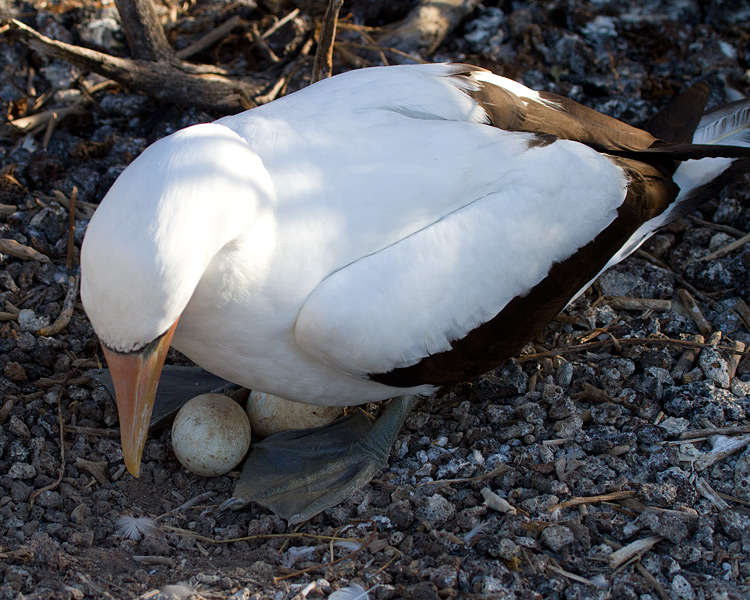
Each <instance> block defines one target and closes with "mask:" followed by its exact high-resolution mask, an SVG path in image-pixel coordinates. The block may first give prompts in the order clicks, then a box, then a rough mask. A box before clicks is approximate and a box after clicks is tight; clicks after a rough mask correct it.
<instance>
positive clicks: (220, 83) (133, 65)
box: [10, 19, 266, 112]
mask: <svg viewBox="0 0 750 600" xmlns="http://www.w3.org/2000/svg"><path fill="white" fill-rule="evenodd" d="M10 23H11V32H12V33H13V34H14V35H15V36H16V37H18V38H20V39H21V40H22V41H23V42H24V43H26V45H27V46H28V47H29V48H31V49H32V50H35V51H37V52H39V53H41V54H44V55H45V56H51V57H54V58H59V59H61V60H65V61H67V62H70V63H72V64H74V65H76V66H78V67H80V68H82V69H85V70H88V71H94V72H95V73H99V74H100V75H103V76H104V77H107V78H109V79H113V80H115V81H117V82H118V83H120V84H121V85H123V86H125V87H127V88H130V89H132V90H137V91H140V92H143V93H144V94H147V95H148V96H151V97H153V98H156V99H157V100H161V101H162V102H168V103H173V104H183V105H184V104H189V105H191V106H196V107H199V108H208V109H215V110H222V111H227V112H231V111H236V110H237V109H239V108H242V103H241V101H240V98H241V96H242V95H244V96H245V97H246V98H255V96H257V95H258V94H259V93H260V91H261V89H262V88H263V87H265V85H266V82H265V81H261V80H259V79H243V80H238V79H230V78H229V77H226V76H225V75H226V71H224V70H223V69H221V68H219V67H213V66H208V65H193V64H190V63H186V62H168V61H159V62H152V61H148V60H137V59H136V60H131V59H125V58H119V57H116V56H110V55H109V54H104V53H103V52H97V51H95V50H91V49H89V48H83V47H80V46H74V45H73V44H66V43H64V42H58V41H56V40H53V39H50V38H48V37H47V36H44V35H42V34H41V33H39V32H37V31H35V30H34V29H32V28H31V27H28V26H26V25H24V24H23V23H21V22H20V21H18V20H16V19H11V21H10ZM175 61H176V59H175Z"/></svg>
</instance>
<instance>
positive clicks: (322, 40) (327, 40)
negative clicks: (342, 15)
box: [310, 0, 344, 83]
mask: <svg viewBox="0 0 750 600" xmlns="http://www.w3.org/2000/svg"><path fill="white" fill-rule="evenodd" d="M343 3H344V0H328V7H327V8H326V12H325V14H324V15H323V21H322V22H321V24H320V37H319V38H318V50H317V52H316V53H315V62H314V63H313V70H312V77H311V78H310V83H315V82H316V81H320V80H321V79H325V78H327V77H330V76H331V73H332V71H333V41H334V40H335V39H336V24H337V22H338V19H339V11H340V10H341V5H342V4H343Z"/></svg>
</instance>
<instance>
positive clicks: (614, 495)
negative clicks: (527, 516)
mask: <svg viewBox="0 0 750 600" xmlns="http://www.w3.org/2000/svg"><path fill="white" fill-rule="evenodd" d="M635 494H636V492H635V490H621V491H619V492H610V493H609V494H600V495H598V496H578V497H576V498H571V499H570V500H566V501H565V502H560V504H555V505H554V506H550V507H549V511H550V512H552V511H555V510H557V509H560V508H568V507H569V506H577V505H579V504H596V503H597V502H608V501H611V500H623V499H625V498H632V497H633V496H635Z"/></svg>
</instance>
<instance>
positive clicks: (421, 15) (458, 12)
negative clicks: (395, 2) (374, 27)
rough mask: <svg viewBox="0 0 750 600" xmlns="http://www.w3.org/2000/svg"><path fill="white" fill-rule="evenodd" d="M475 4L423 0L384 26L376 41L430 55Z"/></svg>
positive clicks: (470, 0) (458, 0)
mask: <svg viewBox="0 0 750 600" xmlns="http://www.w3.org/2000/svg"><path fill="white" fill-rule="evenodd" d="M475 6H476V2H474V0H422V2H420V3H419V4H418V5H417V6H416V7H415V8H413V9H412V10H411V12H410V13H409V14H408V15H407V17H406V19H404V20H403V21H402V22H401V23H399V24H398V25H396V26H395V27H387V28H383V30H382V33H381V34H380V35H378V36H377V39H378V42H379V43H380V44H383V45H384V46H391V47H394V48H399V49H400V50H403V51H405V52H409V53H412V54H422V55H423V56H429V55H430V54H432V53H433V52H434V51H435V50H437V48H438V46H439V45H440V44H441V43H442V42H443V40H444V39H445V38H446V36H447V35H448V34H450V33H451V31H453V30H454V29H455V28H456V27H457V26H458V25H459V24H460V23H461V22H463V20H464V18H465V17H466V16H467V15H468V14H469V13H470V12H472V11H473V10H474V8H475Z"/></svg>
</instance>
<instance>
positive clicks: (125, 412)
mask: <svg viewBox="0 0 750 600" xmlns="http://www.w3.org/2000/svg"><path fill="white" fill-rule="evenodd" d="M176 327H177V321H175V323H174V325H172V327H170V328H169V330H168V331H167V332H166V333H165V334H164V335H162V336H161V337H159V338H157V339H156V340H154V341H153V342H151V343H150V344H149V345H148V346H146V347H145V348H143V349H142V350H139V351H137V352H116V351H114V350H110V349H109V348H106V347H104V345H102V350H103V351H104V358H106V359H107V366H108V367H109V372H110V375H111V376H112V383H113V384H114V387H115V396H116V397H117V412H118V413H119V416H120V440H121V443H122V456H123V458H124V460H125V466H126V467H127V468H128V471H130V473H131V474H132V475H133V476H134V477H138V474H139V473H140V470H141V456H142V455H143V447H144V446H145V444H146V435H147V434H148V425H149V421H150V420H151V411H152V410H153V408H154V398H155V397H156V387H157V386H158V385H159V376H160V375H161V370H162V367H163V366H164V359H165V358H166V356H167V350H169V345H170V344H171V343H172V336H173V335H174V330H175V329H176Z"/></svg>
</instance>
